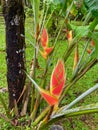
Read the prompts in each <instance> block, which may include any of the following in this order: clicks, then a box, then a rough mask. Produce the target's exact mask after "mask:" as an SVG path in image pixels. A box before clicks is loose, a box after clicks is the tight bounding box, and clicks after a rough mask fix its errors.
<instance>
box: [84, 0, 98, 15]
mask: <svg viewBox="0 0 98 130" xmlns="http://www.w3.org/2000/svg"><path fill="white" fill-rule="evenodd" d="M84 4H85V6H86V8H87V10H88V11H90V12H92V15H93V16H94V17H98V0H84Z"/></svg>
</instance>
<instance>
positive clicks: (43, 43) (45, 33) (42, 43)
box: [41, 28, 48, 48]
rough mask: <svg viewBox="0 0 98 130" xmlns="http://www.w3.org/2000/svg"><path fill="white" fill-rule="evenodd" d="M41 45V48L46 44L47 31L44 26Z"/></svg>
mask: <svg viewBox="0 0 98 130" xmlns="http://www.w3.org/2000/svg"><path fill="white" fill-rule="evenodd" d="M41 45H42V47H43V48H45V47H47V46H48V33H47V30H46V29H45V28H44V29H43V31H42V35H41Z"/></svg>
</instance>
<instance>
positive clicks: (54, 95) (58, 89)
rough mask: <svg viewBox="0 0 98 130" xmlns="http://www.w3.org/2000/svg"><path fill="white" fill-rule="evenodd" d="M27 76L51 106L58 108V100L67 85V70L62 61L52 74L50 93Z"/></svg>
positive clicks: (59, 61)
mask: <svg viewBox="0 0 98 130" xmlns="http://www.w3.org/2000/svg"><path fill="white" fill-rule="evenodd" d="M27 76H28V77H29V79H30V80H31V81H32V83H33V84H34V86H35V88H36V89H37V90H38V91H39V92H40V94H41V95H42V97H43V98H44V99H45V101H46V102H47V103H48V104H49V105H50V106H53V105H54V106H58V100H59V97H60V94H61V93H62V90H63V87H64V84H65V69H64V63H63V61H62V60H58V62H57V65H56V67H55V68H54V70H53V72H52V76H51V82H50V91H46V90H44V89H42V88H41V87H39V86H38V85H37V83H36V82H35V81H34V80H33V79H32V78H31V77H30V76H29V75H28V74H27Z"/></svg>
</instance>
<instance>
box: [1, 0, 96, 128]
mask: <svg viewBox="0 0 98 130" xmlns="http://www.w3.org/2000/svg"><path fill="white" fill-rule="evenodd" d="M29 2H30V5H31V7H30V10H32V12H33V15H32V19H33V23H32V24H33V25H34V26H33V27H34V29H33V28H32V29H31V32H30V35H31V39H29V38H28V37H25V39H26V41H28V42H29V43H30V44H31V45H32V48H33V49H32V51H34V56H32V57H33V60H32V61H31V66H30V69H29V72H28V71H26V70H24V72H25V74H26V76H27V83H26V84H25V86H24V89H23V91H22V93H21V95H20V97H19V98H18V100H17V102H16V103H15V107H14V108H12V110H8V109H7V106H6V104H5V101H4V100H3V97H2V96H0V101H1V102H2V104H3V106H4V108H5V111H6V115H4V114H2V113H0V116H1V118H4V119H5V120H6V121H7V122H9V123H11V125H13V126H14V127H18V128H21V127H24V128H26V127H27V126H28V127H30V128H32V129H34V130H35V129H37V130H44V129H45V128H49V125H51V124H53V123H55V122H56V121H59V120H61V119H64V118H68V117H72V116H78V115H84V114H90V113H95V112H98V103H95V104H94V103H91V104H88V105H86V106H82V105H81V106H79V107H74V108H72V107H73V106H74V105H75V104H77V103H78V102H79V101H80V100H82V99H83V98H85V97H86V96H88V95H89V94H91V93H92V92H93V91H95V90H96V89H98V84H97V83H96V84H95V85H94V86H90V88H89V89H88V90H87V91H85V92H84V93H83V94H81V95H80V96H79V97H77V98H76V99H75V100H73V101H72V102H70V103H68V104H66V102H64V101H65V100H66V97H67V93H68V90H70V88H71V89H72V91H74V88H72V86H73V85H74V86H75V83H76V82H77V81H79V80H80V79H81V77H83V76H84V75H85V74H86V72H88V71H89V70H90V69H91V68H92V67H94V66H95V65H96V64H97V62H98V44H97V42H98V36H97V35H98V32H97V30H96V26H97V24H98V16H97V15H98V13H97V12H98V2H96V0H92V1H91V0H84V1H81V3H79V1H78V0H62V1H60V0H43V1H42V0H36V1H35V0H31V1H30V0H29ZM95 3H96V4H95ZM79 4H80V5H79ZM78 6H79V8H80V10H79V11H80V12H81V13H82V16H81V18H80V17H79V12H78V10H77V7H78ZM26 8H27V7H26ZM27 17H28V16H27ZM59 18H60V19H61V21H60V22H59ZM52 20H53V21H52ZM78 22H80V24H79V25H77V23H78ZM53 24H55V25H53ZM53 26H55V28H53V30H52V27H53ZM51 30H52V31H53V32H51ZM52 34H53V37H52ZM62 37H63V38H64V40H65V43H66V49H65V50H64V51H63V52H64V53H63V54H62V55H59V57H57V61H55V65H54V68H52V69H51V64H52V62H53V60H54V58H55V56H56V46H57V41H58V40H59V39H60V38H62ZM85 39H86V40H85ZM80 41H83V42H82V43H81V42H80ZM60 47H61V46H59V48H60ZM59 48H58V49H59ZM79 48H83V49H82V52H81V53H80V52H79ZM72 54H73V55H74V57H72ZM70 57H72V60H73V65H72V68H71V71H72V73H71V75H70V76H69V77H68V74H67V66H68V65H67V63H68V62H67V60H68V59H69V58H70ZM39 59H41V60H42V61H43V62H44V70H43V72H42V73H41V74H40V77H41V78H40V80H39V79H37V77H38V76H37V72H38V67H39V66H41V63H40V62H39ZM27 70H28V69H27ZM50 73H51V74H50ZM85 80H86V79H85ZM92 81H93V79H92ZM85 82H86V81H85ZM83 87H85V84H84V86H83ZM21 97H23V104H22V107H21V110H20V109H19V108H18V107H17V103H18V102H19V101H20V99H21ZM92 98H93V97H92ZM24 99H25V100H24ZM62 102H63V103H62ZM64 103H65V104H64ZM62 104H63V105H62ZM13 115H14V116H13ZM21 119H22V120H23V121H24V124H25V125H24V126H22V123H21Z"/></svg>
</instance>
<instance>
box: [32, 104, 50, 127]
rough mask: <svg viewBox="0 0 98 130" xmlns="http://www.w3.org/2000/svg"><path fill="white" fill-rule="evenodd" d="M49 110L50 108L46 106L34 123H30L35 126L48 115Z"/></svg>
mask: <svg viewBox="0 0 98 130" xmlns="http://www.w3.org/2000/svg"><path fill="white" fill-rule="evenodd" d="M49 109H50V106H48V107H47V108H46V109H45V110H44V111H43V112H42V113H41V114H40V115H39V116H38V117H37V118H36V119H35V121H34V122H33V123H32V125H33V126H36V125H37V124H38V123H39V122H40V121H41V120H42V119H43V118H44V117H45V116H46V114H47V113H48V111H49Z"/></svg>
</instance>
